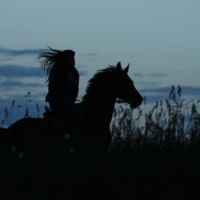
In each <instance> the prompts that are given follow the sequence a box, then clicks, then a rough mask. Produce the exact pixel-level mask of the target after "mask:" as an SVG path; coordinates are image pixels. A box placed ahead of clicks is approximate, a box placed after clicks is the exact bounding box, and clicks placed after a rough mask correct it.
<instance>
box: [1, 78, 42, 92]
mask: <svg viewBox="0 0 200 200" xmlns="http://www.w3.org/2000/svg"><path fill="white" fill-rule="evenodd" d="M16 87H20V88H22V87H40V88H41V87H44V85H43V84H39V83H22V82H21V81H10V80H7V81H4V82H2V83H0V89H3V90H4V91H9V90H13V89H14V88H16Z"/></svg>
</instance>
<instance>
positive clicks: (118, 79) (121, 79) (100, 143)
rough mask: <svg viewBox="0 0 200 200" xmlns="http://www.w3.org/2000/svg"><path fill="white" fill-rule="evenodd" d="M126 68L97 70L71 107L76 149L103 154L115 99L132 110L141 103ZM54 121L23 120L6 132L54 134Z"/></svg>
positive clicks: (109, 139) (55, 126)
mask: <svg viewBox="0 0 200 200" xmlns="http://www.w3.org/2000/svg"><path fill="white" fill-rule="evenodd" d="M128 68H129V66H127V67H126V68H125V69H124V70H122V68H121V64H120V63H118V64H117V66H116V67H108V68H106V69H104V70H101V71H99V72H98V73H96V74H95V75H94V77H93V78H92V79H90V80H89V85H88V87H87V89H86V94H85V96H84V97H83V99H82V102H81V103H78V104H75V106H74V112H73V114H72V116H71V117H72V120H71V122H72V124H71V125H70V126H71V127H72V128H71V129H70V131H71V132H70V133H69V134H71V135H72V139H73V140H74V141H76V142H74V144H75V146H76V147H77V148H78V147H83V148H82V149H88V150H89V151H93V152H98V151H101V152H102V151H103V152H106V151H107V149H108V147H109V145H110V142H111V134H110V122H111V119H112V114H113V110H114V106H115V100H116V98H120V99H122V100H123V101H125V102H127V103H129V104H130V106H131V107H132V108H136V107H137V106H139V105H140V104H141V102H142V100H143V99H142V97H141V95H140V94H139V93H138V92H137V90H136V89H135V87H134V85H133V81H132V80H131V79H130V78H129V77H128V75H127V73H128ZM57 122H58V121H57V120H55V119H48V118H43V119H36V118H24V119H20V120H19V121H17V122H15V123H14V124H13V125H11V126H10V127H9V128H8V129H6V132H7V133H11V135H16V136H21V135H25V134H27V133H29V134H31V135H32V134H36V133H38V134H42V135H44V137H45V136H47V135H48V133H49V132H54V133H55V134H56V133H57V132H58V131H57ZM68 125H69V124H68ZM68 125H67V126H68ZM44 130H45V131H44ZM66 130H68V129H66ZM1 132H2V131H1Z"/></svg>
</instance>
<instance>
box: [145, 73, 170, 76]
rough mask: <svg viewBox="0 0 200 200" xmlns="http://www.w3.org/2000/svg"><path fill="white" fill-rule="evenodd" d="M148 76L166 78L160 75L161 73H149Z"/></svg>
mask: <svg viewBox="0 0 200 200" xmlns="http://www.w3.org/2000/svg"><path fill="white" fill-rule="evenodd" d="M148 75H150V76H153V77H167V76H168V75H167V74H162V73H151V74H148Z"/></svg>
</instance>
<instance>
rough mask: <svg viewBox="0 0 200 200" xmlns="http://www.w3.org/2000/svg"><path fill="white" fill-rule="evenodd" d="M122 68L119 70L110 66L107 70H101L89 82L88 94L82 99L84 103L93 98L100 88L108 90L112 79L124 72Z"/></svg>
mask: <svg viewBox="0 0 200 200" xmlns="http://www.w3.org/2000/svg"><path fill="white" fill-rule="evenodd" d="M122 71H123V70H122V68H120V70H117V68H116V66H109V67H107V68H106V69H103V70H99V71H98V72H97V73H96V74H95V75H94V76H93V78H91V79H90V80H89V81H88V86H87V88H86V94H85V95H84V96H83V98H82V102H85V101H86V100H87V99H88V98H90V97H91V96H93V95H94V94H95V92H96V91H97V90H98V89H99V88H104V90H105V89H106V86H107V84H109V83H110V82H111V77H114V76H113V75H114V74H116V73H120V72H122Z"/></svg>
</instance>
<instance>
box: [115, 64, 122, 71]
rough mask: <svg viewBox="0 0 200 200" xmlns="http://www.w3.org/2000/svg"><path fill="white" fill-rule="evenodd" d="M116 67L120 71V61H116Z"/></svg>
mask: <svg viewBox="0 0 200 200" xmlns="http://www.w3.org/2000/svg"><path fill="white" fill-rule="evenodd" d="M116 69H117V71H120V70H121V62H118V63H117V66H116Z"/></svg>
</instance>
